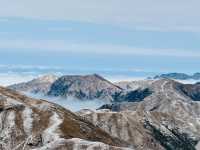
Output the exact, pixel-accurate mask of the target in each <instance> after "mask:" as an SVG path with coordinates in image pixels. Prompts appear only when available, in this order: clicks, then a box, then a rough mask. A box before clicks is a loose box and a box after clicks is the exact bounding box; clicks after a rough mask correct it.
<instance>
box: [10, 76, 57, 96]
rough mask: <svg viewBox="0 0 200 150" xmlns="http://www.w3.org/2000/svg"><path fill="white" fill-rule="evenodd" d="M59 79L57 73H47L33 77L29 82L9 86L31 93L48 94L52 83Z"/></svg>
mask: <svg viewBox="0 0 200 150" xmlns="http://www.w3.org/2000/svg"><path fill="white" fill-rule="evenodd" d="M57 79H58V77H57V76H55V75H45V76H41V77H39V78H36V79H33V80H31V81H29V82H25V83H19V84H14V85H11V86H9V87H8V88H10V89H13V90H17V91H22V92H30V93H34V94H37V93H40V94H47V93H48V92H49V90H50V88H51V85H52V84H53V83H54V82H55V81H56V80H57Z"/></svg>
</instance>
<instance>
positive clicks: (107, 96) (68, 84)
mask: <svg viewBox="0 0 200 150" xmlns="http://www.w3.org/2000/svg"><path fill="white" fill-rule="evenodd" d="M121 90H122V89H121V88H120V87H118V86H116V85H114V84H113V83H111V82H109V81H107V80H106V79H104V78H102V77H101V76H99V75H96V74H94V75H86V76H63V77H61V78H59V79H58V80H56V82H54V83H53V84H52V86H51V89H50V91H49V92H48V95H50V96H62V97H69V96H70V97H75V98H77V99H81V100H88V99H89V100H91V99H102V100H105V101H108V102H110V101H113V97H112V96H113V95H114V94H115V93H118V92H120V91H121Z"/></svg>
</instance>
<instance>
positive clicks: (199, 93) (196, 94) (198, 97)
mask: <svg viewBox="0 0 200 150" xmlns="http://www.w3.org/2000/svg"><path fill="white" fill-rule="evenodd" d="M177 88H179V89H180V91H182V92H183V94H185V95H187V96H188V97H190V98H191V99H192V100H194V101H200V84H199V83H197V84H180V85H179V86H178V87H177Z"/></svg>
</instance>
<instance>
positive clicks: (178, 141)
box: [144, 121, 198, 150]
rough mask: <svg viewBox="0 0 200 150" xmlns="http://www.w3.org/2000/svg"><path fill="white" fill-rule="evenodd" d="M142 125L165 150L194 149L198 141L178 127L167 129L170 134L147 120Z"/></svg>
mask: <svg viewBox="0 0 200 150" xmlns="http://www.w3.org/2000/svg"><path fill="white" fill-rule="evenodd" d="M144 127H145V128H146V129H148V130H150V131H151V133H152V136H153V137H154V138H155V139H156V140H157V141H159V142H160V144H161V145H162V146H163V147H164V148H165V149H166V150H179V149H180V150H195V145H196V144H197V143H198V141H196V140H194V139H192V138H190V137H189V136H188V135H187V134H185V133H180V131H178V129H168V130H169V131H170V132H171V135H166V134H165V133H163V132H162V131H161V130H160V129H158V128H156V127H155V126H153V125H151V124H150V123H149V122H148V121H146V122H145V124H144Z"/></svg>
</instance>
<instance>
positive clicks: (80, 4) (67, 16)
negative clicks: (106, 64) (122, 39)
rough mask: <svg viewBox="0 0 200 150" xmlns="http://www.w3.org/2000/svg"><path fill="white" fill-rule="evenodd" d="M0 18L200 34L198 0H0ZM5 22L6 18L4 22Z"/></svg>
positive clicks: (199, 2) (199, 4) (199, 3)
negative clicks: (71, 21)
mask: <svg viewBox="0 0 200 150" xmlns="http://www.w3.org/2000/svg"><path fill="white" fill-rule="evenodd" d="M0 3H1V6H0V16H2V17H10V16H11V17H13V16H15V17H26V18H36V19H51V20H52V19H53V20H54V19H56V20H58V19H59V20H73V21H84V22H92V23H103V24H113V25H120V26H124V27H128V28H138V29H146V30H164V31H166V30H167V31H168V30H175V31H176V30H178V31H179V30H181V31H194V30H195V31H200V21H199V17H200V10H199V6H200V1H199V0H189V1H188V0H167V1H161V0H84V1H83V0H56V1H55V0H15V1H12V0H6V1H5V0H0ZM3 20H4V21H5V19H3Z"/></svg>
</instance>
